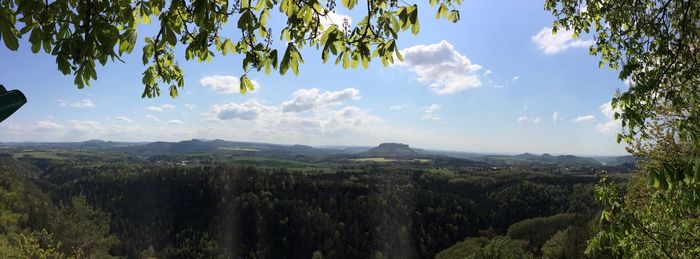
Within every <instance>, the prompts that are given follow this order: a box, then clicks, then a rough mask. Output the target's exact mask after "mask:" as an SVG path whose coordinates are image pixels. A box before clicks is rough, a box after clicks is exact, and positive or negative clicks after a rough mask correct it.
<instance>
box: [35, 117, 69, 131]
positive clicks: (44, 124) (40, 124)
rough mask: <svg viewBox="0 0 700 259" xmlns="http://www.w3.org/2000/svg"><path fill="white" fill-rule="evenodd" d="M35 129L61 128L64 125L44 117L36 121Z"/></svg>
mask: <svg viewBox="0 0 700 259" xmlns="http://www.w3.org/2000/svg"><path fill="white" fill-rule="evenodd" d="M36 125H37V129H39V130H48V131H54V130H62V129H63V128H64V127H63V125H61V124H58V123H56V122H54V121H53V120H52V119H45V120H40V121H37V122H36Z"/></svg>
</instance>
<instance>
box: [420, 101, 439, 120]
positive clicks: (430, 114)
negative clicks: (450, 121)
mask: <svg viewBox="0 0 700 259" xmlns="http://www.w3.org/2000/svg"><path fill="white" fill-rule="evenodd" d="M440 109H442V105H439V104H432V105H430V106H428V107H426V108H424V109H423V119H424V120H431V121H439V120H442V118H441V117H440V116H438V115H435V114H434V113H435V111H437V110H440Z"/></svg>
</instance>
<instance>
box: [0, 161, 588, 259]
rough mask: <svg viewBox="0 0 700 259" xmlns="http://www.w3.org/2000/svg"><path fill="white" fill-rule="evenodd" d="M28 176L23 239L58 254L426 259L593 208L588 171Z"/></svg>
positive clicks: (69, 171) (106, 170) (139, 171)
mask: <svg viewBox="0 0 700 259" xmlns="http://www.w3.org/2000/svg"><path fill="white" fill-rule="evenodd" d="M10 161H11V162H12V163H15V164H18V163H22V162H21V161H17V160H12V159H6V162H7V163H8V164H11V163H9V162H10ZM12 170H14V169H12ZM29 171H31V172H28V173H27V174H26V175H27V176H26V177H24V178H17V179H24V180H23V181H24V182H25V183H26V184H28V185H31V186H35V187H33V188H34V190H33V192H36V193H37V194H38V195H41V197H43V199H44V202H43V203H42V204H48V205H47V206H48V208H46V209H43V211H47V212H48V213H49V214H50V215H51V216H47V219H46V223H45V224H40V225H35V226H34V225H33V226H25V227H24V229H26V230H25V232H26V233H32V232H37V231H38V232H41V231H43V229H45V230H46V233H47V235H51V236H52V238H53V240H56V242H55V243H54V244H56V245H55V246H54V247H55V248H56V251H59V252H60V253H61V254H63V255H83V256H84V255H86V253H89V254H90V255H91V256H92V257H98V256H99V255H105V256H106V255H111V256H128V257H130V258H138V257H141V258H146V257H159V258H213V257H220V256H225V257H226V256H228V257H253V258H270V257H272V258H281V257H292V258H309V257H314V256H315V257H317V258H318V257H321V256H322V257H324V258H336V257H351V258H369V257H373V258H389V257H392V258H393V257H401V258H430V257H433V256H435V255H436V254H438V253H440V251H442V250H443V249H446V248H448V247H450V246H452V245H454V244H455V243H457V242H459V241H462V240H464V239H465V238H467V237H478V236H486V237H488V238H494V237H495V236H497V235H504V236H505V237H507V238H510V239H513V240H517V243H518V244H520V243H522V242H523V241H521V240H529V238H530V236H532V237H535V234H536V233H538V232H539V231H540V228H541V227H540V226H537V227H529V228H526V230H523V229H522V228H521V230H518V231H520V232H519V233H520V236H517V237H511V236H510V235H508V233H509V232H511V231H510V230H509V227H511V228H513V226H511V225H513V223H516V222H520V221H522V220H525V219H528V218H534V217H542V216H549V215H555V214H558V213H575V214H563V215H566V216H564V217H566V218H567V219H568V218H569V217H574V216H571V215H579V216H580V217H587V216H590V215H592V212H594V211H595V210H596V208H595V205H594V201H593V199H592V198H593V197H592V195H591V193H592V190H593V184H594V181H595V180H594V178H593V177H590V176H550V175H546V174H541V173H527V172H519V173H512V172H507V171H498V172H494V171H484V172H475V171H449V170H404V169H401V170H389V169H379V170H372V169H370V168H366V170H364V171H363V170H352V171H342V170H341V171H338V172H335V173H328V172H325V171H319V172H313V171H304V172H300V171H287V170H284V169H259V168H254V167H232V166H217V167H212V166H191V167H163V166H152V165H148V164H143V165H138V164H133V163H132V164H129V165H126V164H125V165H124V166H122V167H119V166H116V165H115V164H112V163H108V164H104V165H91V166H84V165H73V164H65V163H56V164H55V165H53V166H49V167H47V169H46V170H45V171H42V172H41V174H40V175H39V176H38V177H33V176H32V175H34V174H36V173H35V172H36V169H32V170H29ZM32 172H34V173H32ZM3 177H5V176H3ZM36 186H40V187H41V189H39V188H36ZM52 204H58V205H57V206H54V205H52ZM61 204H66V205H61ZM579 216H576V217H579ZM52 218H55V220H53V219H52ZM85 222H87V223H85ZM90 222H92V223H90ZM566 222H568V223H570V224H569V225H571V226H574V225H575V224H574V223H573V222H574V220H570V221H566ZM518 224H520V225H522V224H524V223H518ZM518 224H516V226H517V225H518ZM19 225H22V224H19ZM569 225H566V224H561V226H560V225H557V226H560V227H559V229H557V230H564V229H565V227H566V226H569ZM58 229H62V230H61V231H58ZM513 231H515V232H517V231H516V230H513ZM550 232H552V233H550V235H554V233H553V231H550ZM81 233H82V234H81ZM87 233H91V236H88V235H87ZM514 235H515V234H514ZM88 237H89V238H88ZM85 238H88V239H85ZM542 239H544V238H539V237H538V239H536V240H537V241H535V239H533V241H532V242H533V243H537V245H536V246H537V247H536V248H533V249H530V248H528V247H527V246H523V247H520V249H522V250H523V251H524V253H529V254H540V252H539V250H538V249H539V246H542V241H541V240H542ZM561 239H562V240H568V239H569V238H567V237H563V238H561ZM86 240H93V241H94V242H93V243H90V247H92V248H91V249H92V250H90V251H84V250H80V247H82V245H84V244H85V243H84V242H85V241H86ZM479 240H482V239H479ZM498 240H500V238H499V239H498ZM544 240H546V239H544ZM98 241H99V242H98ZM479 242H481V241H479ZM514 242H515V241H514ZM562 242H563V241H562ZM501 243H503V244H501ZM511 243H512V242H511ZM81 244H82V245H81ZM479 244H482V243H479ZM508 244H509V242H505V241H503V242H501V241H499V242H498V244H495V243H494V244H493V245H491V246H488V245H483V247H487V246H488V247H489V249H491V250H494V249H495V250H494V251H497V250H500V248H498V247H500V246H507V245H508ZM552 246H555V245H552ZM41 248H42V249H45V250H46V249H51V248H52V247H51V246H41ZM76 248H78V249H77V250H76Z"/></svg>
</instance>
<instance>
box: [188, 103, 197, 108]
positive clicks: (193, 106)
mask: <svg viewBox="0 0 700 259" xmlns="http://www.w3.org/2000/svg"><path fill="white" fill-rule="evenodd" d="M195 107H197V105H194V104H189V103H186V104H185V108H186V109H188V110H194V108H195Z"/></svg>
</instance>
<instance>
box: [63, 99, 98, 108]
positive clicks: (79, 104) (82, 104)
mask: <svg viewBox="0 0 700 259" xmlns="http://www.w3.org/2000/svg"><path fill="white" fill-rule="evenodd" d="M58 102H59V105H61V106H70V107H73V108H92V107H95V103H93V102H92V100H90V99H82V100H80V101H75V102H70V101H66V100H58Z"/></svg>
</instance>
